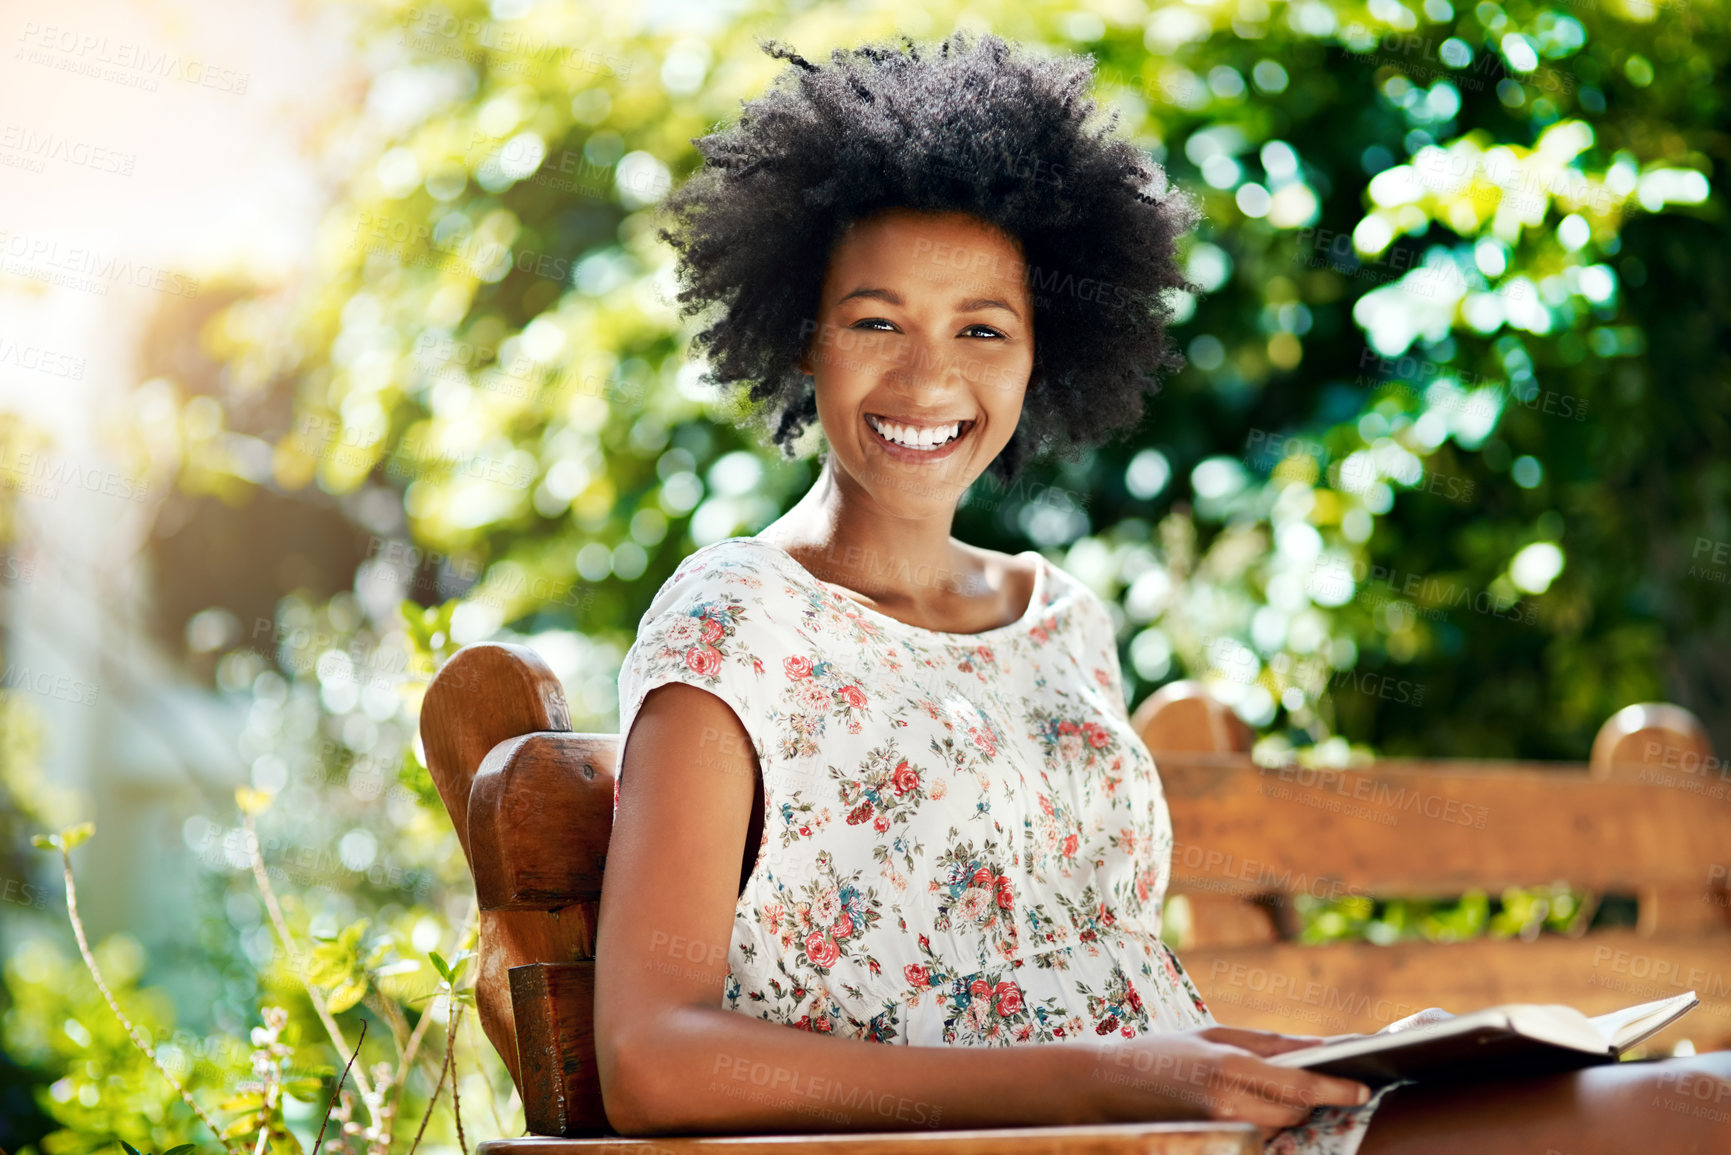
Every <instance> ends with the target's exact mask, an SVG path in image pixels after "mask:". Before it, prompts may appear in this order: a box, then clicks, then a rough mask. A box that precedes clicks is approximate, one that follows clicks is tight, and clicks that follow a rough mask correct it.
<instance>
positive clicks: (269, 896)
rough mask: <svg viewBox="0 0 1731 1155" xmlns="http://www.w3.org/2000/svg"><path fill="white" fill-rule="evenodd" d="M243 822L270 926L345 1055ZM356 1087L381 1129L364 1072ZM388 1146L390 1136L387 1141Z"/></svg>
mask: <svg viewBox="0 0 1731 1155" xmlns="http://www.w3.org/2000/svg"><path fill="white" fill-rule="evenodd" d="M241 822H242V823H244V824H245V825H246V833H247V845H246V849H247V857H248V858H250V859H251V860H252V876H253V878H254V879H255V880H256V881H257V882H258V889H259V893H260V894H261V895H263V896H264V906H265V910H267V911H269V912H270V921H271V925H272V926H274V927H276V934H277V938H278V939H279V940H280V941H281V942H282V946H283V950H285V951H287V952H288V956H289V965H290V966H291V967H292V968H293V969H294V972H295V975H296V976H297V977H298V978H299V979H300V981H301V986H302V987H304V988H306V992H307V998H308V999H310V1000H311V1001H312V1004H313V1010H314V1011H315V1012H316V1013H317V1014H318V1017H319V1021H320V1022H321V1023H323V1024H324V1025H325V1031H326V1032H327V1033H328V1034H329V1035H330V1037H331V1041H332V1042H333V1043H335V1044H336V1045H337V1053H338V1054H339V1055H340V1054H346V1053H347V1052H348V1049H349V1042H348V1040H347V1039H346V1038H344V1037H343V1029H342V1028H341V1027H340V1026H338V1025H337V1020H336V1018H335V1017H334V1016H333V1015H332V1014H331V1011H330V1007H329V1005H328V1004H327V1003H326V1002H325V997H324V996H323V995H321V994H320V993H319V991H318V988H317V987H315V986H313V984H312V982H311V981H310V980H309V979H308V978H307V972H306V967H305V966H303V965H302V964H301V954H300V948H299V947H298V946H297V945H296V944H295V941H294V937H293V936H292V935H290V934H289V928H288V920H287V919H285V918H284V917H283V913H282V906H281V904H279V903H278V902H277V898H276V890H275V888H273V887H272V886H271V884H270V876H269V875H268V874H266V873H265V868H264V854H263V852H262V851H260V850H259V841H258V831H257V830H256V829H255V828H254V827H253V822H252V815H251V814H248V813H246V812H245V811H244V810H243V811H242V812H241ZM355 1086H357V1087H359V1088H360V1090H361V1102H362V1103H364V1104H365V1105H366V1108H367V1117H368V1118H369V1119H371V1120H372V1122H373V1124H374V1126H377V1125H378V1122H379V1114H378V1111H377V1110H376V1109H375V1108H374V1107H373V1088H372V1084H371V1083H370V1082H368V1080H367V1075H366V1070H365V1068H361V1067H357V1068H355ZM386 1141H387V1142H389V1136H387V1137H386Z"/></svg>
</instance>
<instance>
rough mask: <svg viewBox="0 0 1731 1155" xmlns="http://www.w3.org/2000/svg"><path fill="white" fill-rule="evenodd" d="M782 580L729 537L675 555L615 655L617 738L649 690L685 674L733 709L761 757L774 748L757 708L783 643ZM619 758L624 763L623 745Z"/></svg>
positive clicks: (785, 633) (627, 733)
mask: <svg viewBox="0 0 1731 1155" xmlns="http://www.w3.org/2000/svg"><path fill="white" fill-rule="evenodd" d="M781 588H782V587H781V583H780V579H779V577H778V575H777V574H776V573H775V572H774V571H773V570H772V569H771V568H770V566H769V565H768V563H767V561H766V560H765V558H764V556H763V555H762V552H761V551H760V550H758V549H756V548H754V547H752V546H750V545H749V544H745V543H737V542H735V541H734V540H733V539H729V540H727V541H724V542H718V543H715V544H714V545H712V546H708V547H705V548H703V549H700V550H698V551H696V552H694V553H693V554H691V555H690V556H689V557H687V558H686V559H685V560H684V561H683V562H681V563H680V565H679V568H678V569H676V570H675V571H674V573H673V576H672V577H670V578H668V579H667V581H666V583H664V584H663V585H662V587H661V589H660V590H659V591H658V592H657V593H656V595H655V598H654V600H653V601H652V602H650V605H649V609H648V610H647V611H645V613H644V615H643V619H642V621H641V622H640V623H639V624H638V627H637V638H636V640H635V641H634V642H633V643H632V645H631V648H630V649H629V650H628V651H626V654H625V659H624V661H623V662H621V663H620V667H619V737H620V741H621V742H622V743H623V742H624V741H625V740H626V739H628V738H629V737H630V735H631V724H632V723H633V722H634V721H635V720H636V718H637V714H638V711H639V710H641V709H642V707H643V699H644V698H646V697H647V696H648V695H649V692H650V691H651V690H653V689H655V688H656V687H658V686H664V685H666V684H668V683H669V682H683V683H684V684H686V685H688V686H696V687H697V688H699V689H702V690H708V691H709V692H710V693H712V694H714V695H715V696H716V697H718V698H720V699H721V700H722V701H724V702H726V703H727V704H728V706H730V707H731V708H732V709H733V712H734V713H735V714H736V715H738V716H739V720H740V722H741V724H743V725H744V727H745V730H746V733H747V734H748V735H749V736H750V738H751V743H752V746H753V748H754V749H755V750H756V753H757V757H758V761H759V763H760V764H762V762H763V761H764V759H765V758H766V756H767V753H768V751H769V750H770V749H772V748H773V747H772V745H771V743H770V734H769V727H768V724H767V719H766V718H765V716H764V713H763V709H764V704H765V701H766V699H767V697H768V695H767V694H766V692H765V691H766V690H767V689H768V688H769V679H768V677H767V675H768V672H769V671H770V670H771V669H775V668H778V667H779V665H780V662H781V660H782V656H783V651H787V650H788V645H789V642H788V638H789V629H788V627H786V626H784V625H783V623H781V622H778V621H777V620H776V618H775V617H774V615H773V612H772V611H773V603H774V601H775V594H777V593H778V592H779V591H780V590H781ZM789 652H791V651H789ZM620 762H621V767H620V768H621V770H623V749H621V760H620Z"/></svg>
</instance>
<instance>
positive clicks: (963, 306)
mask: <svg viewBox="0 0 1731 1155" xmlns="http://www.w3.org/2000/svg"><path fill="white" fill-rule="evenodd" d="M855 297H869V298H871V299H872V300H877V301H883V302H884V303H886V304H890V305H900V304H903V303H904V302H903V301H902V298H901V294H900V293H897V292H896V291H895V290H894V289H879V288H872V287H869V286H861V287H860V288H857V289H855V290H854V291H853V292H851V293H849V294H847V295H846V296H844V297H842V298H841V299H840V300H838V301H836V304H838V305H840V304H842V303H843V302H846V301H851V300H853V299H854V298H855ZM978 309H1002V310H1004V311H1005V312H1006V313H1008V314H1010V316H1012V317H1014V318H1016V320H1018V321H1020V320H1021V319H1022V314H1021V313H1020V312H1018V311H1017V310H1016V307H1015V306H1014V305H1011V304H1010V303H1009V302H1007V301H1005V300H1003V299H1002V298H999V297H969V298H968V299H967V300H965V301H959V302H957V303H956V312H958V313H972V312H974V311H975V310H978Z"/></svg>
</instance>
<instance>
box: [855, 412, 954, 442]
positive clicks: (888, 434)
mask: <svg viewBox="0 0 1731 1155" xmlns="http://www.w3.org/2000/svg"><path fill="white" fill-rule="evenodd" d="M866 420H867V421H868V422H869V423H870V424H871V427H872V428H873V429H875V430H877V431H878V432H879V433H881V434H882V435H883V436H884V438H885V439H887V440H889V441H894V442H895V443H896V444H898V445H905V446H907V447H908V448H910V449H936V448H937V447H938V446H940V445H943V444H945V443H946V442H948V441H951V440H953V439H954V438H956V437H959V436H960V435H961V430H962V423H961V422H960V421H952V422H951V423H950V424H948V425H935V426H928V427H927V428H925V429H915V428H914V427H913V426H911V425H897V424H895V423H893V422H889V421H882V420H879V419H878V418H876V417H872V416H867V418H866Z"/></svg>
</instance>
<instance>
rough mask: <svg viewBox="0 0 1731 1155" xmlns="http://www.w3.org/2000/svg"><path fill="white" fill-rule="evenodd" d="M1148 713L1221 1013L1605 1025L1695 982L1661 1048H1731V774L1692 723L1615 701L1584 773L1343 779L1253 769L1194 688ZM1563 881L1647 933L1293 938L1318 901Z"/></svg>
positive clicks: (1672, 711) (1147, 727)
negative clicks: (1588, 1017) (1301, 912)
mask: <svg viewBox="0 0 1731 1155" xmlns="http://www.w3.org/2000/svg"><path fill="white" fill-rule="evenodd" d="M1132 721H1133V722H1134V723H1135V724H1136V726H1137V729H1138V732H1139V733H1141V734H1142V735H1143V739H1144V741H1146V742H1147V743H1148V745H1149V748H1150V749H1151V750H1153V751H1154V753H1155V755H1156V760H1157V762H1158V764H1159V769H1160V778H1161V781H1162V783H1163V784H1164V785H1165V789H1166V798H1167V801H1168V804H1169V805H1170V807H1171V810H1172V822H1173V827H1174V832H1175V839H1176V843H1175V846H1174V849H1173V859H1172V875H1173V877H1172V882H1171V886H1170V890H1169V895H1170V897H1169V904H1168V917H1169V919H1171V920H1172V921H1173V922H1174V923H1175V924H1178V926H1179V928H1180V930H1181V933H1180V935H1179V943H1178V953H1179V957H1180V959H1181V960H1182V961H1183V963H1184V966H1185V969H1186V970H1188V971H1189V972H1190V975H1191V977H1192V978H1193V979H1194V980H1195V981H1196V984H1197V986H1198V988H1199V989H1200V990H1201V992H1202V995H1203V997H1204V998H1205V999H1207V1001H1208V1005H1209V1009H1210V1010H1212V1011H1213V1012H1214V1014H1215V1017H1216V1018H1218V1019H1220V1020H1221V1021H1222V1022H1227V1023H1231V1024H1232V1025H1233V1026H1243V1027H1255V1028H1259V1029H1262V1030H1271V1031H1281V1032H1283V1033H1286V1034H1320V1035H1330V1034H1339V1033H1344V1032H1349V1031H1363V1032H1370V1031H1376V1030H1380V1029H1381V1028H1383V1027H1385V1026H1387V1025H1388V1024H1389V1023H1390V1022H1392V1021H1394V1020H1395V1019H1398V1018H1404V1017H1405V1016H1406V1015H1408V1014H1411V1013H1413V1012H1415V1011H1418V1010H1422V1009H1423V1008H1425V1007H1427V1006H1441V1007H1445V1008H1447V1009H1449V1010H1454V1011H1461V1010H1471V1009H1476V1008H1478V1007H1482V1006H1489V1005H1493V1004H1496V1003H1514V1002H1531V1003H1565V1004H1568V1005H1570V1006H1574V1007H1578V1008H1580V1009H1581V1010H1583V1011H1586V1012H1588V1013H1590V1014H1591V1013H1599V1012H1602V1011H1609V1010H1615V1009H1617V1008H1619V1007H1623V1006H1628V1005H1630V1004H1632V1003H1637V1002H1644V1001H1647V1000H1650V999H1656V998H1661V997H1665V996H1669V995H1674V994H1680V993H1682V992H1684V991H1687V990H1694V991H1695V992H1696V993H1697V994H1698V996H1699V997H1700V999H1701V1005H1700V1006H1699V1007H1697V1008H1696V1009H1695V1010H1694V1011H1692V1012H1691V1013H1690V1014H1689V1015H1687V1016H1685V1017H1684V1018H1683V1019H1682V1020H1680V1021H1679V1022H1678V1023H1677V1024H1675V1025H1674V1026H1673V1027H1671V1028H1670V1029H1669V1030H1667V1031H1665V1032H1663V1033H1662V1034H1661V1035H1659V1036H1658V1037H1657V1038H1656V1039H1655V1040H1654V1046H1655V1048H1657V1049H1659V1050H1661V1051H1663V1052H1664V1053H1669V1050H1670V1047H1671V1045H1673V1044H1675V1043H1676V1042H1677V1041H1679V1040H1681V1039H1688V1040H1689V1041H1690V1042H1691V1043H1692V1044H1693V1045H1694V1047H1695V1048H1696V1050H1698V1051H1707V1050H1724V1049H1727V1048H1731V891H1728V890H1727V882H1728V880H1727V868H1728V867H1731V767H1727V766H1726V765H1725V764H1724V763H1722V762H1720V761H1719V760H1718V759H1716V758H1715V757H1714V756H1713V750H1712V746H1711V744H1710V742H1709V741H1708V739H1707V735H1706V731H1705V729H1704V728H1703V727H1702V726H1701V724H1700V722H1699V721H1698V720H1697V719H1696V718H1695V717H1694V716H1693V715H1691V714H1690V713H1689V712H1688V711H1686V710H1683V709H1681V708H1680V707H1677V706H1670V705H1662V704H1642V705H1635V706H1629V707H1627V708H1625V709H1623V710H1621V711H1619V712H1618V713H1617V714H1615V715H1614V716H1613V717H1612V718H1611V719H1610V720H1608V721H1607V722H1606V723H1605V724H1604V725H1603V726H1602V727H1601V728H1600V731H1599V734H1598V737H1597V739H1596V740H1595V742H1594V745H1593V750H1592V755H1591V759H1590V761H1589V763H1587V764H1586V765H1579V764H1570V763H1542V762H1527V763H1519V762H1494V761H1478V760H1472V761H1468V760H1454V761H1440V760H1410V759H1387V760H1379V761H1377V762H1375V763H1373V764H1371V765H1370V766H1367V767H1362V768H1353V769H1345V770H1309V769H1304V768H1301V767H1296V766H1281V767H1262V766H1258V765H1256V764H1255V763H1254V762H1253V761H1252V760H1251V759H1250V757H1249V755H1248V753H1247V752H1246V751H1247V750H1248V747H1249V739H1250V735H1249V732H1248V730H1247V729H1245V728H1244V727H1243V726H1242V723H1238V722H1237V719H1236V717H1234V716H1233V715H1231V713H1230V711H1228V710H1226V709H1225V707H1223V706H1221V705H1219V704H1218V703H1216V702H1214V701H1212V700H1211V699H1208V698H1207V697H1206V695H1204V694H1202V693H1201V692H1200V690H1198V689H1197V688H1196V687H1194V686H1191V685H1188V684H1179V685H1177V686H1167V687H1163V688H1162V690H1161V691H1160V692H1158V693H1156V694H1155V695H1154V696H1152V697H1151V698H1149V700H1148V701H1146V702H1144V703H1143V704H1142V706H1140V707H1139V708H1138V709H1137V710H1136V712H1135V713H1134V714H1133V715H1132ZM1222 739H1223V740H1222ZM1222 747H1224V749H1223V748H1222ZM1553 882H1565V883H1567V884H1569V885H1570V886H1572V887H1574V888H1577V889H1584V890H1588V891H1591V892H1594V893H1596V894H1598V895H1600V896H1624V897H1627V898H1632V899H1634V900H1635V909H1636V920H1635V925H1633V926H1629V927H1623V928H1606V929H1601V930H1598V931H1594V932H1591V933H1584V934H1581V935H1580V936H1579V937H1570V936H1568V935H1560V934H1555V933H1548V934H1544V935H1541V936H1538V937H1534V938H1532V939H1531V940H1530V941H1528V940H1526V939H1523V938H1518V937H1517V938H1507V939H1492V938H1477V939H1472V940H1469V941H1466V942H1458V943H1443V942H1426V941H1408V942H1397V943H1393V944H1389V945H1376V944H1374V943H1365V942H1348V943H1333V944H1328V945H1301V944H1299V943H1296V942H1294V941H1293V939H1294V936H1295V933H1296V931H1297V926H1296V922H1297V919H1296V913H1297V912H1296V910H1295V903H1294V899H1295V898H1296V897H1297V896H1299V895H1303V894H1310V895H1312V896H1315V897H1317V898H1340V897H1344V896H1348V895H1362V896H1367V897H1382V896H1397V895H1398V896H1403V897H1422V896H1427V895H1428V896H1436V897H1455V896H1459V895H1461V894H1463V893H1465V892H1467V891H1469V890H1472V889H1475V888H1476V889H1481V890H1483V891H1485V892H1487V893H1488V894H1489V895H1490V896H1493V897H1494V896H1497V895H1499V894H1500V893H1501V892H1502V891H1503V889H1504V888H1506V887H1542V886H1548V885H1550V884H1552V883H1553ZM1180 896H1182V897H1180ZM1585 921H1586V920H1585V919H1584V918H1583V919H1582V922H1585ZM1186 923H1187V924H1188V925H1187V926H1186V925H1184V924H1186Z"/></svg>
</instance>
